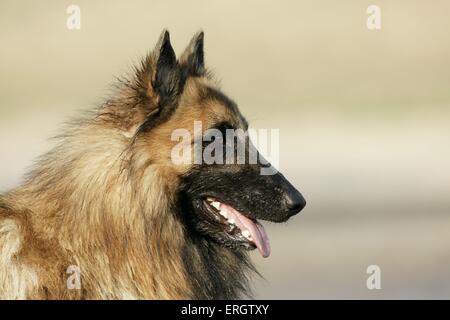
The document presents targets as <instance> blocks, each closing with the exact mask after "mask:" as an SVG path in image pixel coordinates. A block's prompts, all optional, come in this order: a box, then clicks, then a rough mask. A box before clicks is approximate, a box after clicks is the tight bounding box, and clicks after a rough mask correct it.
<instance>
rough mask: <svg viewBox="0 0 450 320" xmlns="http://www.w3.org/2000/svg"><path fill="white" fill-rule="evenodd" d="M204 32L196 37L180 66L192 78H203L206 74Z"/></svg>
mask: <svg viewBox="0 0 450 320" xmlns="http://www.w3.org/2000/svg"><path fill="white" fill-rule="evenodd" d="M203 39H204V33H203V31H200V32H198V33H197V34H195V35H194V37H193V38H192V40H191V42H190V43H189V45H188V46H187V48H186V50H184V53H183V54H182V55H181V58H180V65H181V66H182V67H183V68H184V70H185V72H186V73H187V74H188V75H190V76H197V77H199V76H203V75H205V73H206V69H205V58H204V52H203Z"/></svg>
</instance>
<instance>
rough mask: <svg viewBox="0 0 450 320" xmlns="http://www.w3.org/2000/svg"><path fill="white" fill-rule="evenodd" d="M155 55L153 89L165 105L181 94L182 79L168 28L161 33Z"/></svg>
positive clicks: (160, 103)
mask: <svg viewBox="0 0 450 320" xmlns="http://www.w3.org/2000/svg"><path fill="white" fill-rule="evenodd" d="M154 55H155V61H156V65H155V70H154V75H153V78H152V82H151V87H152V88H151V89H152V90H153V91H154V93H155V94H156V95H157V97H158V101H159V105H160V106H164V105H166V104H170V103H171V102H174V100H175V99H176V97H177V95H178V94H179V90H180V81H181V80H180V78H181V77H180V68H179V65H178V62H177V58H176V56H175V51H174V50H173V48H172V44H171V43H170V35H169V32H168V31H167V30H164V31H163V33H162V34H161V36H160V38H159V41H158V44H157V45H156V48H155V51H154Z"/></svg>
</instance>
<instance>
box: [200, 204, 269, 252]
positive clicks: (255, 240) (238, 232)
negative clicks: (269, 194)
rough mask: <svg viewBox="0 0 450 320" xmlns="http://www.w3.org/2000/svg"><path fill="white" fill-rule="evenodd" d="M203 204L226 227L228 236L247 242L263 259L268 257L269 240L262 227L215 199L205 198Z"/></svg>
mask: <svg viewBox="0 0 450 320" xmlns="http://www.w3.org/2000/svg"><path fill="white" fill-rule="evenodd" d="M204 202H205V204H206V206H207V207H208V208H209V209H210V211H211V212H213V213H214V214H215V218H216V220H218V221H219V222H220V223H222V224H223V225H224V226H225V227H226V230H225V231H226V232H227V233H228V234H229V235H230V236H233V237H234V238H237V239H239V240H241V241H245V242H247V243H248V244H249V245H250V247H253V248H255V247H256V248H258V250H259V252H260V253H261V255H262V256H263V257H264V258H266V257H268V256H269V255H270V243H269V238H268V237H267V233H266V231H265V230H264V227H263V226H262V225H261V224H260V223H259V222H258V221H256V220H254V219H251V218H249V217H247V216H246V215H244V214H243V213H241V212H239V211H237V210H236V209H235V208H233V207H232V206H230V205H228V204H225V203H223V202H221V201H219V200H218V199H216V198H212V197H207V198H206V199H205V200H204Z"/></svg>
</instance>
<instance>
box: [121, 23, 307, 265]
mask: <svg viewBox="0 0 450 320" xmlns="http://www.w3.org/2000/svg"><path fill="white" fill-rule="evenodd" d="M130 86H133V87H134V89H135V90H137V92H138V96H139V99H140V101H139V103H138V104H137V105H139V108H140V109H139V110H140V112H139V113H138V114H137V115H136V117H138V118H140V120H139V122H140V124H139V127H138V128H137V130H136V134H135V135H134V141H135V145H136V146H137V147H138V148H139V150H138V152H137V153H138V154H139V155H141V157H142V160H141V162H142V163H146V162H148V163H152V165H154V166H157V167H158V168H159V169H160V170H163V171H164V172H165V176H166V178H167V179H168V180H169V181H170V186H167V189H168V192H172V193H175V194H176V195H177V196H176V203H177V207H178V208H180V215H181V216H182V217H183V219H184V221H185V222H186V225H187V227H188V228H190V229H191V230H192V232H193V234H196V235H198V236H199V237H203V238H207V239H208V240H209V241H213V242H215V243H219V244H221V245H223V246H226V247H229V248H231V249H234V250H239V249H242V248H244V249H254V248H258V249H259V251H260V252H261V254H262V255H263V256H264V257H266V256H268V255H269V253H270V245H269V240H268V237H267V234H266V232H265V230H264V227H263V226H262V224H261V223H260V222H258V220H267V221H273V222H283V221H286V220H287V219H289V218H290V217H291V216H293V215H295V214H297V213H298V212H300V210H302V209H303V207H304V206H305V200H304V198H303V197H302V195H301V194H300V193H299V192H298V191H297V190H296V189H295V188H294V186H292V185H291V184H290V183H289V182H288V181H287V180H286V179H285V178H284V177H283V175H282V174H281V173H279V172H277V171H276V170H274V171H273V172H271V174H262V172H263V171H264V170H265V169H267V170H269V169H271V165H270V164H269V163H267V162H266V161H264V160H263V158H262V157H261V156H260V155H259V153H258V151H257V150H256V149H255V148H254V147H253V145H252V144H251V141H250V139H249V137H248V135H247V134H246V132H247V130H248V124H247V121H246V120H245V118H244V117H243V116H242V114H241V113H240V111H239V109H238V107H237V104H236V103H235V102H234V101H233V100H231V99H230V98H228V97H227V96H226V95H225V94H224V93H223V92H221V91H220V89H219V88H218V86H217V85H216V83H215V82H214V81H213V79H212V77H211V76H210V74H209V72H208V71H207V69H206V67H205V63H204V53H203V33H198V34H197V35H195V36H194V38H193V39H192V41H191V42H190V44H189V45H188V47H187V49H186V50H185V52H184V53H183V54H182V55H181V57H180V58H179V59H177V58H176V56H175V53H174V50H173V48H172V45H171V43H170V37H169V33H168V32H167V31H165V32H163V34H162V36H161V38H160V40H159V42H158V45H157V47H156V49H155V50H154V52H153V53H152V54H151V55H150V56H149V58H148V59H147V60H145V61H144V63H143V65H142V68H141V69H139V70H137V72H136V80H135V81H134V82H133V83H130ZM196 125H197V128H196ZM230 154H231V155H230ZM205 155H209V159H206V158H205V157H204V156H205ZM198 156H200V159H198ZM196 157H197V158H196ZM251 158H253V159H256V161H250V160H251ZM186 159H187V161H186ZM211 159H213V160H214V161H211ZM269 171H270V170H269Z"/></svg>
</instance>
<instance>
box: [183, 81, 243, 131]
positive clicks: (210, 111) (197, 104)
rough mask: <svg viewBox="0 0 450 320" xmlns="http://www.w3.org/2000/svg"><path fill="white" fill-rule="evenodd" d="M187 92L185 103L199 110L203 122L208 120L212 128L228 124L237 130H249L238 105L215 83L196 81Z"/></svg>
mask: <svg viewBox="0 0 450 320" xmlns="http://www.w3.org/2000/svg"><path fill="white" fill-rule="evenodd" d="M185 92H186V94H185V96H186V98H185V99H184V101H185V102H187V104H188V105H189V106H190V108H196V109H198V110H197V111H198V113H200V114H202V118H203V120H205V119H208V121H207V122H208V124H209V125H210V126H214V125H215V124H219V123H224V122H226V123H228V124H230V125H231V126H233V127H235V128H243V129H247V128H248V124H247V121H246V119H245V118H244V117H243V115H242V114H241V112H240V111H239V108H238V106H237V104H236V103H235V102H234V101H233V100H232V99H230V98H229V97H228V96H227V95H225V94H224V93H223V92H222V91H221V90H220V89H218V88H217V86H216V85H214V84H213V83H211V82H209V81H196V82H195V83H194V84H193V85H192V84H190V85H189V86H188V88H187V90H185Z"/></svg>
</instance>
